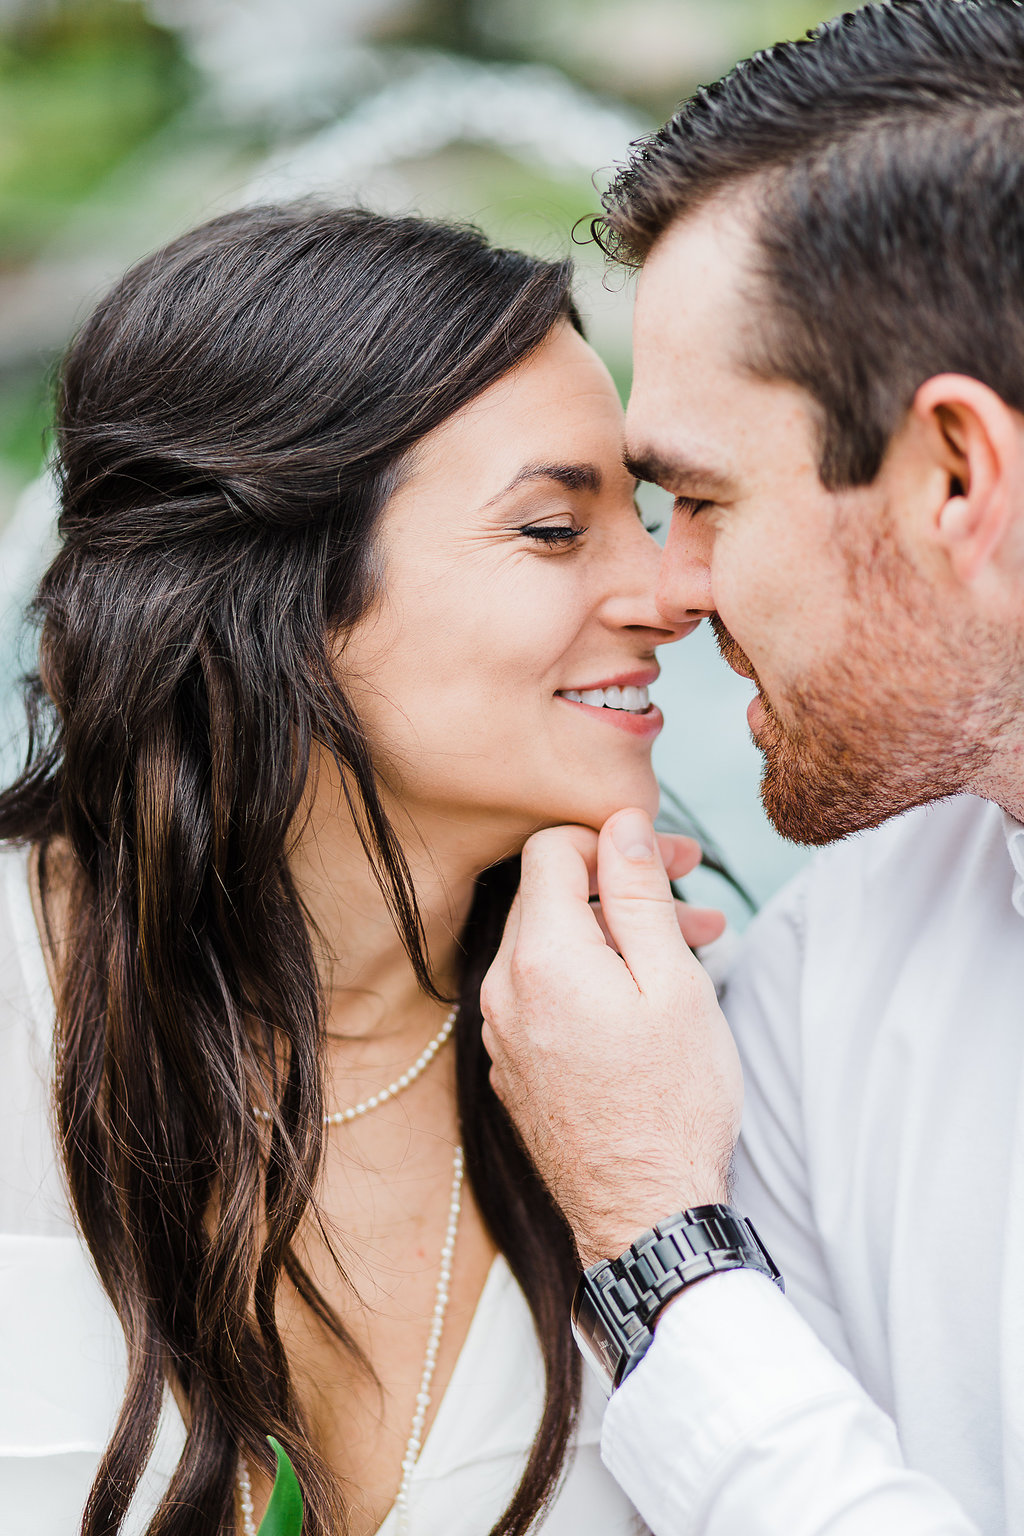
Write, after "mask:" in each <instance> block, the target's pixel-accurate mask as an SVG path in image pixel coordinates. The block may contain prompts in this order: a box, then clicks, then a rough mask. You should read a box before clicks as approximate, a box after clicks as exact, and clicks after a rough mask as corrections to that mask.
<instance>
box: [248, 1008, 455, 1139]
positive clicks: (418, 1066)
mask: <svg viewBox="0 0 1024 1536" xmlns="http://www.w3.org/2000/svg"><path fill="white" fill-rule="evenodd" d="M458 1016H459V1005H458V1003H456V1004H455V1007H454V1008H453V1009H452V1011H451V1013H449V1015H448V1017H447V1018H446V1019H445V1021H444V1023H443V1024H442V1025H441V1028H440V1029H439V1030H438V1032H437V1034H436V1035H435V1036H434V1038H433V1040H431V1042H430V1044H429V1045H427V1046H425V1047H424V1049H423V1052H422V1054H421V1055H419V1056H417V1058H416V1060H415V1061H414V1062H413V1064H412V1066H411V1067H410V1068H409V1070H408V1071H407V1072H403V1073H402V1075H401V1077H396V1078H395V1080H394V1082H393V1083H388V1085H387V1087H386V1088H382V1089H381V1090H380V1092H379V1093H375V1094H374V1095H373V1097H372V1098H369V1099H363V1101H362V1103H361V1104H350V1105H349V1107H348V1109H336V1110H334V1112H333V1114H329V1115H324V1125H347V1124H348V1122H349V1121H350V1120H358V1119H359V1117H360V1116H361V1115H366V1114H369V1112H370V1110H371V1109H377V1108H378V1106H379V1105H381V1104H386V1103H387V1101H388V1099H394V1098H397V1097H398V1095H399V1094H400V1093H404V1091H405V1090H406V1088H411V1087H412V1085H413V1083H414V1082H415V1081H416V1079H417V1078H418V1077H421V1076H422V1075H423V1073H424V1072H425V1071H426V1070H427V1068H428V1067H429V1066H430V1063H431V1062H432V1061H433V1059H434V1057H435V1056H436V1055H437V1053H438V1051H439V1050H440V1049H441V1047H442V1046H443V1045H444V1044H445V1042H446V1041H447V1040H449V1039H450V1038H451V1033H452V1030H453V1029H454V1028H455V1020H456V1019H457V1018H458ZM253 1114H254V1115H255V1116H256V1117H257V1119H259V1120H269V1119H270V1110H269V1109H257V1108H255V1106H254V1107H253Z"/></svg>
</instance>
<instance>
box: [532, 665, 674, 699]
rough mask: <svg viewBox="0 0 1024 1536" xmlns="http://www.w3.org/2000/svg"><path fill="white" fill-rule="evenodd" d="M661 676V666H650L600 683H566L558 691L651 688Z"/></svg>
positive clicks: (578, 691) (574, 691) (583, 691)
mask: <svg viewBox="0 0 1024 1536" xmlns="http://www.w3.org/2000/svg"><path fill="white" fill-rule="evenodd" d="M660 676H661V668H660V667H654V668H653V669H651V668H650V667H648V669H647V670H646V672H621V673H620V674H619V675H618V677H606V678H603V679H602V681H601V682H599V683H566V685H565V687H564V688H558V689H556V690H555V691H556V692H557V693H566V692H569V691H571V692H572V693H586V692H588V691H589V690H590V689H591V688H650V686H651V685H652V683H656V682H657V681H658V678H659V677H660Z"/></svg>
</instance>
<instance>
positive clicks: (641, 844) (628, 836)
mask: <svg viewBox="0 0 1024 1536" xmlns="http://www.w3.org/2000/svg"><path fill="white" fill-rule="evenodd" d="M612 842H613V843H614V844H615V846H616V848H617V849H618V850H619V852H620V853H621V854H622V857H623V858H624V859H631V860H633V862H634V863H637V864H639V863H640V862H641V860H643V859H649V858H650V857H651V855H652V854H653V853H654V828H653V827H652V826H651V823H650V821H649V820H648V819H647V817H646V816H645V815H644V813H643V811H627V812H626V813H625V815H623V816H620V817H619V819H618V821H617V822H616V823H615V825H614V826H613V827H612Z"/></svg>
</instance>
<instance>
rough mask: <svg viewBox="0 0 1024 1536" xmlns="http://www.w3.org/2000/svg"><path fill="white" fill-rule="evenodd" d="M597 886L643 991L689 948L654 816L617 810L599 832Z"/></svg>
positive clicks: (615, 939)
mask: <svg viewBox="0 0 1024 1536" xmlns="http://www.w3.org/2000/svg"><path fill="white" fill-rule="evenodd" d="M597 884H598V891H599V893H600V897H601V909H602V911H603V913H604V919H605V922H606V923H607V925H608V931H609V933H610V934H611V935H612V939H613V942H614V944H615V947H616V949H617V950H618V951H619V954H620V955H621V956H622V958H623V960H625V962H626V964H627V965H628V966H629V969H630V971H631V972H632V973H633V977H634V979H635V981H636V983H637V985H638V986H639V987H640V989H641V991H646V990H647V988H648V985H649V983H650V982H651V981H653V979H654V976H655V974H656V972H657V971H658V970H659V969H661V968H662V967H664V965H665V964H666V962H668V961H669V960H670V958H671V956H673V955H675V954H677V953H678V952H679V951H680V950H685V948H686V946H685V944H684V942H683V939H682V936H681V934H680V932H679V926H678V923H677V921H676V910H675V900H674V898H673V895H672V887H671V886H670V884H669V880H668V876H667V875H666V873H665V866H664V864H663V863H662V861H661V854H660V853H659V851H658V844H657V840H656V838H655V836H654V827H653V825H652V823H651V818H650V817H649V816H648V815H647V814H646V813H645V812H644V811H638V810H628V811H618V812H617V813H616V814H615V815H614V816H612V817H611V818H610V819H609V820H608V821H607V822H605V824H604V827H603V828H602V829H601V836H600V838H599V840H598V846H597Z"/></svg>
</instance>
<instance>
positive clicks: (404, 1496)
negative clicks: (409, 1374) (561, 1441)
mask: <svg viewBox="0 0 1024 1536" xmlns="http://www.w3.org/2000/svg"><path fill="white" fill-rule="evenodd" d="M464 1166H465V1158H464V1155H463V1151H462V1148H461V1147H456V1148H455V1156H454V1157H453V1159H452V1191H451V1196H450V1198H449V1200H448V1224H447V1226H446V1227H445V1229H444V1245H443V1247H442V1248H441V1264H440V1272H439V1274H438V1277H437V1289H436V1290H435V1292H434V1312H433V1316H432V1317H431V1319H430V1333H429V1335H428V1337H427V1352H426V1354H425V1355H424V1357H423V1370H422V1372H421V1374H420V1388H419V1391H418V1392H417V1393H416V1412H415V1413H414V1414H413V1416H412V1429H411V1430H410V1431H409V1439H408V1440H407V1441H406V1446H405V1455H404V1456H403V1457H402V1481H401V1482H400V1483H399V1485H398V1493H397V1494H396V1496H395V1510H396V1512H397V1515H398V1520H397V1524H396V1536H406V1533H407V1532H408V1530H409V1493H410V1490H411V1488H412V1475H413V1472H414V1471H415V1470H416V1463H417V1461H418V1460H419V1454H420V1451H421V1449H422V1447H423V1426H424V1424H425V1423H426V1420H427V1409H428V1408H429V1407H430V1388H431V1384H432V1382H433V1380H434V1370H435V1367H436V1366H437V1356H438V1352H439V1350H440V1348H441V1335H442V1334H443V1332H444V1320H445V1316H446V1314H447V1311H448V1295H449V1288H450V1286H451V1279H452V1258H453V1256H454V1254H455V1237H456V1234H457V1232H458V1230H459V1212H460V1210H461V1209H462V1176H463V1169H464ZM238 1497H239V1503H240V1504H241V1506H242V1531H243V1533H244V1536H257V1533H256V1518H255V1514H254V1510H253V1502H252V1482H251V1480H250V1477H249V1463H248V1462H247V1461H246V1459H245V1457H244V1456H239V1458H238Z"/></svg>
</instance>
